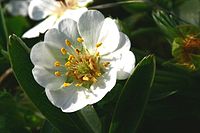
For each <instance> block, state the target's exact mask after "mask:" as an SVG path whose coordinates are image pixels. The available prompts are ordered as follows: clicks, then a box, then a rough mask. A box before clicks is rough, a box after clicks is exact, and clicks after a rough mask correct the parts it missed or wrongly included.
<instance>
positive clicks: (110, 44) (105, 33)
mask: <svg viewBox="0 0 200 133" xmlns="http://www.w3.org/2000/svg"><path fill="white" fill-rule="evenodd" d="M119 41H120V33H119V30H118V27H117V25H116V23H115V21H114V20H113V19H111V18H106V19H105V21H104V24H103V26H102V29H101V33H100V36H99V39H98V42H102V46H101V47H99V48H98V51H99V52H100V54H101V55H104V54H108V53H110V52H113V51H114V50H115V49H116V48H117V47H118V44H119Z"/></svg>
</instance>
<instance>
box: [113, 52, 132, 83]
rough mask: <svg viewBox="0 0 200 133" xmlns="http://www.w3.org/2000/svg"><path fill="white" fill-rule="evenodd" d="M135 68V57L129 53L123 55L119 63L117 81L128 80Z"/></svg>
mask: <svg viewBox="0 0 200 133" xmlns="http://www.w3.org/2000/svg"><path fill="white" fill-rule="evenodd" d="M134 67H135V55H134V54H133V52H131V51H128V52H124V53H123V54H122V58H121V60H120V61H118V71H117V79H119V80H123V79H127V78H128V77H129V76H130V75H131V74H132V72H133V70H134Z"/></svg>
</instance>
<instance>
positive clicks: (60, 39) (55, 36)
mask: <svg viewBox="0 0 200 133" xmlns="http://www.w3.org/2000/svg"><path fill="white" fill-rule="evenodd" d="M66 39H67V36H66V35H65V34H64V33H62V32H60V31H59V30H57V29H50V30H48V31H47V32H46V33H45V36H44V42H46V43H49V44H50V45H52V46H53V47H55V48H57V49H60V48H62V47H65V40H66Z"/></svg>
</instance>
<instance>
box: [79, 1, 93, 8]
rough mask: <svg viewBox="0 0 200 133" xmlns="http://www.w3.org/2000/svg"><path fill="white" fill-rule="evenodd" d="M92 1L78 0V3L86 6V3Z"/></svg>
mask: <svg viewBox="0 0 200 133" xmlns="http://www.w3.org/2000/svg"><path fill="white" fill-rule="evenodd" d="M91 2H93V0H78V5H79V6H80V7H83V6H86V5H87V4H88V3H91Z"/></svg>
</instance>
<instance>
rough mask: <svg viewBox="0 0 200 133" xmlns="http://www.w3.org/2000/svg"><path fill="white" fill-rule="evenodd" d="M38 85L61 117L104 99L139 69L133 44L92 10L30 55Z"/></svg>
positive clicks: (61, 25)
mask: <svg viewBox="0 0 200 133" xmlns="http://www.w3.org/2000/svg"><path fill="white" fill-rule="evenodd" d="M31 61H32V63H33V64H34V68H33V70H32V73H33V76H34V78H35V80H36V81H37V82H38V83H39V84H40V85H41V86H43V87H44V88H45V92H46V95H47V97H48V99H49V100H50V101H51V102H52V103H53V104H54V105H55V106H57V107H58V108H61V109H62V111H63V112H74V111H77V110H79V109H81V108H83V107H85V106H86V105H91V104H94V103H96V102H98V101H99V100H101V99H102V98H103V97H104V96H105V95H106V94H107V93H108V92H109V91H110V90H111V89H112V88H113V87H114V86H115V84H116V80H117V79H126V78H128V77H129V75H130V74H131V73H132V70H133V68H134V66H135V56H134V54H133V53H132V52H131V51H130V41H129V39H128V37H127V36H126V35H125V34H123V33H122V32H119V31H118V28H117V25H116V24H115V22H114V20H112V19H111V18H104V16H103V15H102V14H101V13H100V12H99V11H93V10H89V11H87V12H85V13H83V14H82V16H81V17H80V19H79V21H78V22H76V21H74V20H72V19H65V20H63V21H61V22H60V23H59V26H58V30H57V29H50V30H49V31H47V32H46V34H45V37H44V42H39V43H37V44H36V45H35V46H34V47H33V48H32V50H31Z"/></svg>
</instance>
